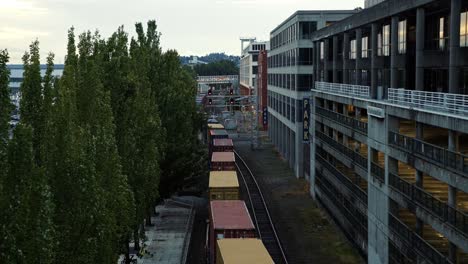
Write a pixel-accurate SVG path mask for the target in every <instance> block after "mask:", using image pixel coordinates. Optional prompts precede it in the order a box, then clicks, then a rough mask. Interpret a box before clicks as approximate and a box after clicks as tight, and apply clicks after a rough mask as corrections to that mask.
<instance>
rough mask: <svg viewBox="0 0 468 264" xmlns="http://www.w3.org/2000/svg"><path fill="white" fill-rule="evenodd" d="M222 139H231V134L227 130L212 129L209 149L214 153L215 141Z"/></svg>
mask: <svg viewBox="0 0 468 264" xmlns="http://www.w3.org/2000/svg"><path fill="white" fill-rule="evenodd" d="M220 138H229V134H228V132H227V131H226V130H225V129H211V130H210V131H209V132H208V149H209V150H210V153H211V152H212V149H211V148H212V146H213V140H215V139H220Z"/></svg>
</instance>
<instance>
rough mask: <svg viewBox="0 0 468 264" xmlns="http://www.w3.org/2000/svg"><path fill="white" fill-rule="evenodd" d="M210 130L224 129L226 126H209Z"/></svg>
mask: <svg viewBox="0 0 468 264" xmlns="http://www.w3.org/2000/svg"><path fill="white" fill-rule="evenodd" d="M208 129H224V126H223V125H221V124H208Z"/></svg>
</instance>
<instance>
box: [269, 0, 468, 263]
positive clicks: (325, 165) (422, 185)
mask: <svg viewBox="0 0 468 264" xmlns="http://www.w3.org/2000/svg"><path fill="white" fill-rule="evenodd" d="M274 32H275V33H276V32H277V31H274ZM310 38H311V40H312V42H313V70H312V67H310V68H308V72H309V73H311V72H313V73H314V80H315V81H316V82H315V86H314V87H313V89H312V93H311V109H310V111H311V119H312V120H311V125H310V129H309V132H310V137H311V141H310V154H311V155H310V171H311V174H310V177H309V178H308V180H309V181H310V186H311V190H310V191H311V195H312V196H313V197H315V199H317V200H319V201H320V202H321V204H322V205H324V206H325V207H326V208H327V209H328V211H329V212H330V213H331V215H332V216H333V217H334V218H335V219H336V221H337V223H338V224H339V225H340V226H341V227H342V229H343V231H344V232H345V234H346V235H347V236H348V237H349V238H350V240H351V241H353V242H354V243H355V245H356V247H357V248H359V249H360V250H361V252H362V253H363V254H365V255H367V259H368V263H372V264H379V263H468V254H467V253H468V216H467V212H468V155H467V154H468V1H463V0H414V1H408V0H387V1H381V3H377V4H375V5H373V6H370V7H368V8H366V9H364V10H362V11H361V12H359V13H357V14H355V15H353V16H350V17H348V18H346V19H343V20H341V21H339V22H337V23H335V24H333V25H331V26H328V27H325V28H322V29H320V30H318V31H316V32H313V33H311V37H310ZM272 43H273V42H272ZM272 47H273V49H272V52H270V54H271V56H275V54H276V53H277V52H276V51H275V48H276V46H275V45H272ZM280 61H282V60H280ZM269 71H270V73H274V69H269ZM275 78H276V77H275ZM274 82H278V81H277V80H276V79H275V81H274ZM279 83H284V81H282V80H280V81H279ZM304 89H305V88H304ZM269 90H270V91H271V92H275V91H281V92H276V94H270V102H269V103H270V105H273V106H274V107H273V109H272V110H270V114H271V116H272V117H271V118H272V119H274V120H275V121H274V124H276V125H273V126H272V127H273V129H272V131H271V132H270V133H271V136H272V138H273V140H274V141H275V143H276V144H278V145H279V146H280V149H281V152H282V153H283V155H286V157H288V155H290V154H288V153H291V150H288V146H289V147H290V148H292V147H291V145H292V144H290V142H291V141H292V137H291V136H290V134H291V132H289V131H292V129H289V130H288V129H286V130H284V129H282V130H281V129H277V127H278V126H282V127H283V128H284V127H285V125H284V124H285V123H286V124H289V125H287V127H289V126H291V127H292V128H294V127H297V125H296V126H294V123H293V122H292V121H288V120H285V117H284V115H281V114H279V113H278V111H276V110H275V109H280V108H281V109H283V110H281V111H283V113H284V105H286V106H288V102H290V100H289V98H287V96H286V99H287V100H286V102H284V101H279V100H280V99H281V100H283V99H284V98H285V95H287V94H286V92H289V91H288V90H284V89H279V88H276V87H272V88H271V89H270V87H269ZM300 95H301V96H297V97H296V100H297V99H301V98H302V97H305V96H307V93H303V94H300ZM288 100H289V101H288ZM298 105H299V104H298V103H297V102H296V109H297V108H298ZM278 117H279V118H278ZM282 120H285V121H282ZM297 120H301V118H300V116H297V119H296V121H297ZM296 129H297V130H300V127H297V128H296ZM278 131H279V132H278ZM284 131H286V132H284ZM278 133H281V134H280V135H278ZM297 155H300V153H299V152H296V156H297ZM296 164H297V163H296ZM296 166H298V165H296Z"/></svg>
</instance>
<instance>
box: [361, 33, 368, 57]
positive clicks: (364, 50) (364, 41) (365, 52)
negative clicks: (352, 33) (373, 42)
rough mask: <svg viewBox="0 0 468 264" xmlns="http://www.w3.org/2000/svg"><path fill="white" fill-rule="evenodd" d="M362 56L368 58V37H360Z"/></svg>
mask: <svg viewBox="0 0 468 264" xmlns="http://www.w3.org/2000/svg"><path fill="white" fill-rule="evenodd" d="M361 56H362V58H369V37H364V38H362V54H361Z"/></svg>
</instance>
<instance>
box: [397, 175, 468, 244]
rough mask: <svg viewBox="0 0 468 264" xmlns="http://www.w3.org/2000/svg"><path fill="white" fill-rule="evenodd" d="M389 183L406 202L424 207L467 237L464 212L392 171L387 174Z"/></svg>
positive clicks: (466, 223)
mask: <svg viewBox="0 0 468 264" xmlns="http://www.w3.org/2000/svg"><path fill="white" fill-rule="evenodd" d="M389 185H390V187H392V188H394V189H395V190H397V191H398V192H399V193H401V194H402V195H403V196H404V197H406V198H407V200H408V201H407V202H409V203H410V204H415V205H417V206H419V207H421V208H424V209H425V210H426V211H428V212H429V213H430V214H431V215H433V216H434V217H435V218H437V219H439V220H441V221H442V222H445V223H448V224H450V225H451V226H452V227H454V228H455V229H457V230H459V231H460V232H461V233H463V234H464V235H465V236H467V237H468V216H467V214H465V213H464V212H462V211H460V210H457V209H456V208H453V207H452V206H450V205H448V204H447V203H445V202H443V201H441V200H439V199H437V198H435V197H434V196H432V195H431V194H430V193H428V192H426V191H425V190H423V189H422V188H419V187H417V186H416V185H414V184H411V183H409V182H407V181H405V180H404V179H402V178H400V177H398V176H397V175H395V174H393V173H390V174H389ZM413 211H414V210H413Z"/></svg>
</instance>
